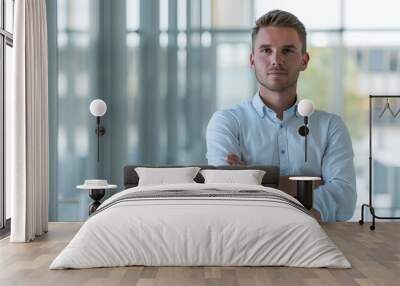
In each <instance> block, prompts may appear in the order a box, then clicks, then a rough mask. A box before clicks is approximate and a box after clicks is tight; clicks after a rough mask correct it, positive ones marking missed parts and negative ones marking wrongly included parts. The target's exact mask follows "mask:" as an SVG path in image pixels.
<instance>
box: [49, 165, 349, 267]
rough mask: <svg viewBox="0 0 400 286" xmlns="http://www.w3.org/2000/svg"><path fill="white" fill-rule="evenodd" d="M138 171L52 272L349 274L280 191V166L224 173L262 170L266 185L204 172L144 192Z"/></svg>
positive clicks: (130, 171) (130, 170)
mask: <svg viewBox="0 0 400 286" xmlns="http://www.w3.org/2000/svg"><path fill="white" fill-rule="evenodd" d="M136 167H138V166H126V167H125V169H124V184H125V190H124V191H122V192H119V193H117V194H115V195H113V196H112V197H110V198H109V199H107V200H106V201H105V202H103V203H102V205H100V207H99V209H98V210H97V211H96V212H95V213H94V214H93V215H92V216H91V217H89V219H88V220H87V221H86V222H85V224H84V225H83V226H82V227H81V229H80V230H79V232H78V233H77V234H76V235H75V237H74V238H73V239H72V240H71V242H70V243H69V244H68V245H67V247H65V249H64V250H63V251H62V252H61V253H60V254H59V255H58V256H57V257H56V258H55V260H54V261H53V262H52V264H51V265H50V269H66V268H92V267H117V266H129V265H144V266H291V267H313V268H314V267H330V268H350V267H351V265H350V263H349V262H348V260H347V259H346V258H345V256H344V255H343V253H342V252H341V251H340V250H339V249H338V248H337V247H336V245H335V244H334V243H333V242H332V241H331V239H330V238H329V237H328V236H327V234H326V233H325V232H324V231H323V229H322V228H321V227H320V225H319V223H318V222H317V221H316V220H315V219H314V218H313V217H311V216H310V215H309V214H308V213H307V211H306V209H305V208H304V207H303V206H302V205H301V204H300V203H299V202H298V201H297V200H296V199H295V198H293V197H292V196H290V195H289V194H287V193H284V192H282V191H280V190H278V189H277V187H278V184H279V179H280V178H279V170H278V168H276V167H274V166H248V167H230V166H226V167H219V168H218V169H228V170H235V169H236V170H244V169H257V170H264V171H265V175H264V176H263V177H262V180H261V184H260V185H246V184H237V183H225V184H221V183H204V178H203V177H202V175H201V174H200V173H198V174H197V175H196V177H195V178H194V181H195V182H193V183H184V184H158V185H150V186H138V182H139V177H138V174H137V173H136V171H135V169H136ZM169 167H170V166H169ZM200 168H201V169H202V170H207V169H216V167H213V166H200ZM136 170H137V169H136Z"/></svg>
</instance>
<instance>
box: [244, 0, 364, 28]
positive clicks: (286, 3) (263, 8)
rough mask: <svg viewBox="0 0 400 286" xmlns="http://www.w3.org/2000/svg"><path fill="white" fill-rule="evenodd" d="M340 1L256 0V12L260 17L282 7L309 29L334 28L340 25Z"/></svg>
mask: <svg viewBox="0 0 400 286" xmlns="http://www.w3.org/2000/svg"><path fill="white" fill-rule="evenodd" d="M249 2H250V1H249ZM340 2H341V1H340V0H324V1H320V0H302V1H298V0H270V1H265V0H255V3H254V14H255V17H256V18H258V17H260V16H262V15H264V14H265V13H267V12H268V11H270V10H274V9H280V10H285V11H288V12H290V13H293V14H294V15H296V16H297V17H298V18H299V20H300V21H301V22H303V24H304V25H305V26H306V28H307V29H334V28H339V27H340ZM344 2H345V1H344ZM363 3H364V2H363ZM316 11H318V13H316ZM358 13H359V12H358ZM252 24H253V23H252Z"/></svg>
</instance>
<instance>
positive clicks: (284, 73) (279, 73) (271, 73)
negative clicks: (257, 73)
mask: <svg viewBox="0 0 400 286" xmlns="http://www.w3.org/2000/svg"><path fill="white" fill-rule="evenodd" d="M267 75H287V73H286V72H278V71H274V72H268V73H267Z"/></svg>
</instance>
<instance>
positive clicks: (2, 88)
mask: <svg viewBox="0 0 400 286" xmlns="http://www.w3.org/2000/svg"><path fill="white" fill-rule="evenodd" d="M0 1H1V2H0V5H1V21H0V59H1V61H0V62H1V68H0V236H4V235H7V233H9V232H10V221H11V219H7V217H6V216H7V212H6V201H7V200H6V188H5V169H6V168H5V154H6V153H5V130H6V124H5V123H6V122H5V95H6V58H7V56H10V55H7V54H6V47H7V46H9V47H10V48H13V33H10V32H9V31H7V30H6V17H7V16H8V17H10V15H6V2H5V1H7V0H0ZM9 1H12V5H13V9H12V11H13V15H11V17H12V18H13V20H14V7H15V0H9ZM12 30H13V29H12Z"/></svg>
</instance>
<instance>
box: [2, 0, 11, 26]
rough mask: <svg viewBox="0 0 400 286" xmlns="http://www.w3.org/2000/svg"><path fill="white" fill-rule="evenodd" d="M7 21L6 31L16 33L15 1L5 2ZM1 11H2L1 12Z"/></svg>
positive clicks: (7, 0) (6, 0)
mask: <svg viewBox="0 0 400 286" xmlns="http://www.w3.org/2000/svg"><path fill="white" fill-rule="evenodd" d="M4 2H5V11H4V12H5V20H6V26H5V28H6V30H7V31H8V32H10V33H13V32H14V0H5V1H4ZM0 11H1V10H0Z"/></svg>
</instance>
